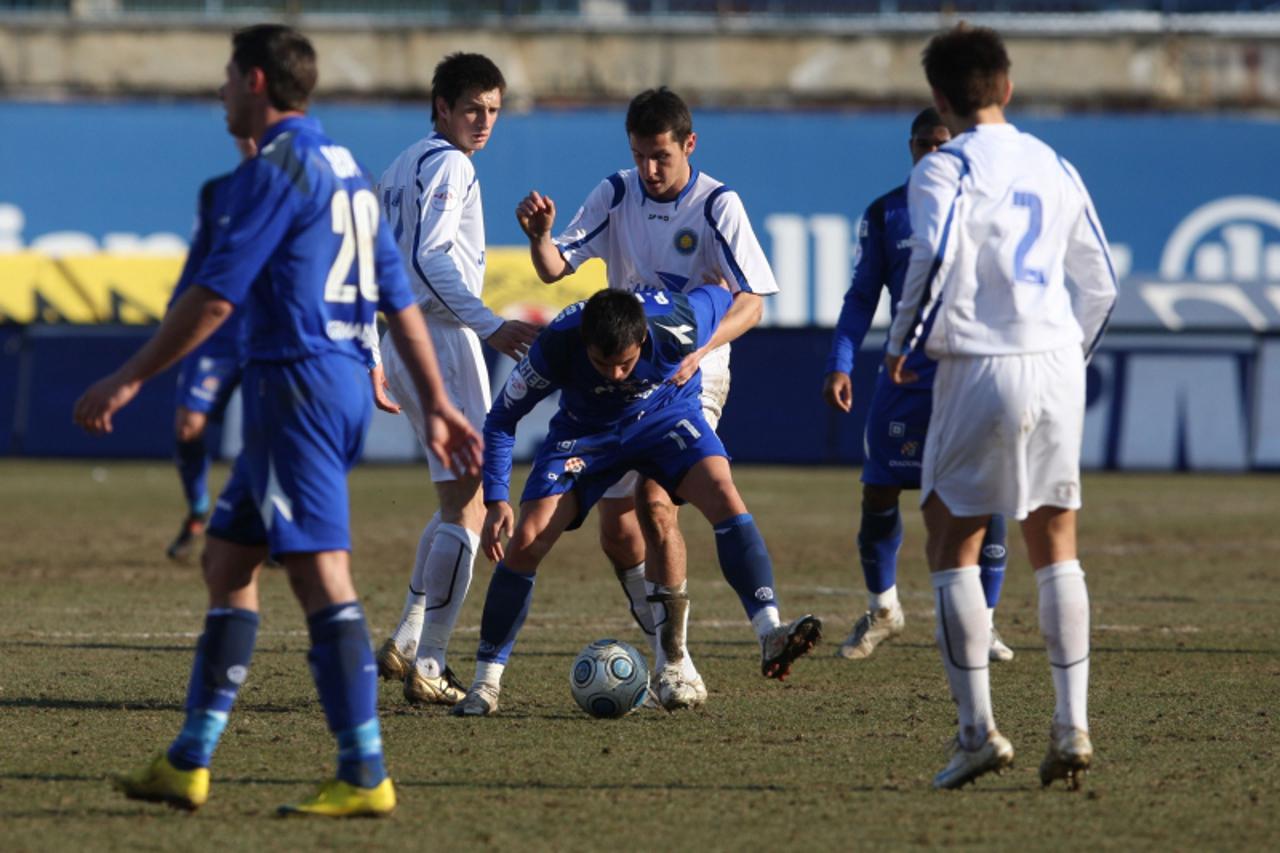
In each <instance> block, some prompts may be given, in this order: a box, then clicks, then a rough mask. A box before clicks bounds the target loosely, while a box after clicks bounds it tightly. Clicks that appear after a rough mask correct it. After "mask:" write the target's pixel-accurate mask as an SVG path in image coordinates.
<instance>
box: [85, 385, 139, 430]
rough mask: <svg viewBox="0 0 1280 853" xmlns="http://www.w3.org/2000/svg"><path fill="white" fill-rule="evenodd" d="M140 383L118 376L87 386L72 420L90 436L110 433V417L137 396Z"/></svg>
mask: <svg viewBox="0 0 1280 853" xmlns="http://www.w3.org/2000/svg"><path fill="white" fill-rule="evenodd" d="M141 388H142V383H141V382H139V381H137V380H136V379H134V380H130V379H124V378H123V377H121V376H120V375H119V374H116V373H112V374H111V375H110V376H104V377H103V378H102V379H99V380H98V381H97V382H95V383H93V384H92V385H90V386H89V390H87V391H85V392H84V393H83V394H81V395H80V399H79V400H76V406H75V409H74V410H73V411H74V414H73V416H72V417H73V420H75V422H76V423H77V424H78V425H79V426H80V428H81V429H83V430H84V431H85V432H87V433H89V434H91V435H103V434H105V433H109V432H111V428H112V427H111V416H112V415H114V414H115V413H116V412H118V411H120V410H121V409H123V408H124V407H125V406H127V405H128V404H129V401H130V400H132V399H133V398H134V397H136V396H138V391H139V389H141Z"/></svg>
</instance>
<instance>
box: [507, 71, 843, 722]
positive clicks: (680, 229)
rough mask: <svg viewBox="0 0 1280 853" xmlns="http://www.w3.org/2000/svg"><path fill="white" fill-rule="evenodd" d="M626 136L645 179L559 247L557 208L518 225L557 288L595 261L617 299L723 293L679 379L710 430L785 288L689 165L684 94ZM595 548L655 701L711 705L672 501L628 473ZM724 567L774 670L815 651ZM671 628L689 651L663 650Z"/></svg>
mask: <svg viewBox="0 0 1280 853" xmlns="http://www.w3.org/2000/svg"><path fill="white" fill-rule="evenodd" d="M626 130H627V138H628V140H629V142H630V145H631V156H632V159H633V160H634V162H635V166H636V167H635V168H634V169H626V170H624V171H621V172H617V173H615V174H612V175H610V176H609V177H607V178H606V179H605V180H603V181H601V182H600V184H599V185H597V186H596V188H595V189H594V190H593V191H592V192H591V193H590V195H588V196H587V199H586V201H585V202H584V203H583V205H582V207H581V208H580V209H579V210H578V213H577V215H576V216H574V218H573V220H572V222H570V223H569V226H568V228H566V229H565V231H564V232H563V233H561V234H560V236H559V237H557V238H556V239H555V240H552V238H551V229H552V228H553V226H554V224H555V216H556V205H555V202H554V201H553V200H552V199H551V198H550V197H549V196H545V195H542V194H540V193H538V192H536V191H535V192H531V193H529V195H528V196H526V197H525V198H524V199H523V200H522V201H521V202H520V204H519V206H518V207H517V208H516V218H517V219H518V220H519V222H520V227H521V228H523V229H524V232H525V234H526V235H528V237H529V250H530V255H531V256H532V259H533V265H534V268H535V269H536V270H537V273H538V276H539V277H540V278H541V279H542V280H543V281H545V282H547V283H548V284H550V283H553V282H556V281H559V280H560V279H562V278H564V277H565V276H567V275H571V274H572V273H573V272H574V271H575V270H576V269H577V268H578V267H579V266H581V265H582V264H583V263H584V262H585V261H587V260H589V259H591V258H602V259H603V260H604V262H605V265H606V267H607V270H608V281H609V286H610V287H612V288H616V289H620V290H627V291H634V290H637V289H639V288H658V289H663V290H667V291H670V292H673V293H679V292H682V291H685V290H687V289H689V288H690V287H696V286H698V285H700V284H701V283H703V282H707V281H725V282H727V283H728V285H729V287H730V289H731V291H732V292H733V304H732V306H731V307H730V308H729V311H728V313H727V314H726V315H725V317H724V320H723V322H721V323H720V324H719V326H718V327H717V328H716V330H715V332H714V333H713V334H712V335H711V337H710V338H708V339H707V340H706V341H705V342H704V343H703V344H702V345H700V346H699V347H697V348H694V349H692V350H691V351H690V352H689V353H688V354H687V355H686V357H685V360H684V362H683V363H682V364H681V365H680V366H679V368H678V369H677V370H676V371H675V373H674V374H673V375H672V377H671V378H672V381H673V382H675V383H677V384H680V383H684V382H687V381H688V380H689V379H690V378H691V377H692V376H693V375H694V373H695V371H697V370H698V369H699V367H701V369H702V407H703V413H704V415H705V417H706V421H707V423H708V425H710V426H711V427H712V428H713V429H714V427H715V426H716V424H717V423H718V422H719V420H720V414H721V412H722V410H723V407H724V403H725V399H726V397H727V396H728V394H729V346H728V344H729V342H730V341H732V340H735V339H736V338H738V337H739V336H740V335H741V334H743V333H744V332H746V331H747V330H748V329H750V328H752V327H753V326H755V325H756V324H757V323H758V322H759V321H760V317H761V314H762V312H763V310H764V299H763V297H764V296H767V295H769V294H772V293H776V292H777V290H778V285H777V282H776V281H775V280H774V277H773V271H772V270H771V269H770V268H769V262H768V259H767V258H766V257H765V254H764V250H763V249H761V247H760V243H759V241H758V240H757V239H756V235H755V232H754V231H753V230H752V228H751V222H750V220H748V219H747V214H746V211H745V210H744V209H743V206H742V200H741V199H740V198H739V197H738V194H737V193H736V192H734V191H733V190H731V189H730V188H729V187H727V186H725V185H724V184H722V183H721V182H720V181H717V180H716V179H715V178H712V177H711V176H710V175H708V174H706V173H705V172H701V171H699V170H698V169H695V168H694V167H693V164H692V163H691V162H690V157H691V156H692V155H693V152H694V149H695V148H696V147H697V141H698V137H697V134H696V133H694V131H693V118H692V116H691V115H690V113H689V108H688V106H686V105H685V103H684V101H683V100H681V98H680V96H679V95H677V94H676V93H674V92H672V91H671V90H669V89H667V88H665V87H663V88H660V89H649V90H647V91H644V92H641V93H640V94H639V95H637V96H636V97H635V98H634V99H633V100H632V101H631V104H630V106H629V107H628V109H627V119H626ZM637 515H638V519H637ZM600 542H601V546H602V547H603V549H604V552H605V554H606V555H607V556H608V558H609V560H610V562H611V563H612V564H613V567H614V571H615V572H616V573H617V575H618V578H619V580H620V581H621V582H622V585H623V588H624V590H625V591H626V593H627V597H628V599H629V601H630V603H631V612H632V615H633V616H635V618H636V621H637V622H638V623H639V624H640V626H641V628H642V629H643V630H644V631H645V633H646V635H647V636H648V639H649V643H650V647H651V650H652V651H653V653H654V657H655V666H654V669H655V671H656V672H657V673H658V678H657V681H658V684H657V688H658V689H657V693H658V699H659V700H660V701H661V703H662V704H663V706H664V707H666V708H667V709H668V710H674V709H676V708H683V707H690V706H694V705H699V704H702V703H703V702H704V701H706V696H707V689H706V686H705V684H704V683H703V680H702V678H701V676H700V675H699V674H698V671H697V669H696V668H695V667H694V665H693V660H692V658H691V657H689V655H688V649H687V648H686V646H685V643H684V636H685V630H686V623H687V620H688V608H689V603H688V592H687V585H686V575H687V566H686V554H685V544H684V539H683V537H682V536H681V534H680V527H679V522H678V519H677V516H676V507H675V504H674V503H673V502H672V500H671V497H670V495H669V494H668V493H667V490H665V489H663V488H662V487H661V485H660V484H658V483H655V482H652V481H647V480H643V479H641V480H639V483H638V485H637V478H636V477H635V476H634V475H631V474H628V475H626V476H625V477H622V478H620V479H619V481H618V482H617V483H616V484H614V485H613V487H612V488H610V489H609V490H608V491H607V492H606V493H605V494H604V496H603V499H602V501H601V503H600ZM721 565H722V567H723V568H724V569H725V570H726V572H728V574H726V579H727V580H728V582H729V585H730V586H732V587H733V588H734V590H736V591H737V592H738V593H739V596H740V598H741V600H742V604H743V607H744V609H745V610H746V612H747V616H748V618H749V619H750V620H751V624H752V626H753V628H754V630H755V633H756V636H757V638H758V639H759V641H760V643H761V646H762V648H763V654H764V657H765V659H766V661H768V660H769V659H770V658H772V657H773V656H774V655H777V654H782V653H783V650H784V649H785V648H787V647H789V646H790V645H791V644H793V643H797V642H798V643H799V644H800V645H802V646H805V647H806V648H811V647H812V646H813V645H814V644H815V643H817V642H818V640H819V639H820V637H821V635H822V623H821V622H820V621H819V620H818V619H815V618H814V617H812V616H804V617H801V618H800V619H797V620H795V621H794V622H792V623H790V624H789V625H783V624H782V623H781V620H780V618H779V615H778V609H777V607H776V605H775V604H774V602H773V590H772V587H771V586H770V587H767V588H766V587H758V586H750V585H749V584H748V579H747V578H746V577H744V576H741V575H738V574H736V573H737V572H738V571H739V569H740V568H742V566H743V564H741V563H737V562H730V563H722V564H721ZM646 599H647V600H648V602H649V604H648V605H647V606H646V605H645V604H644V601H645V600H646ZM664 630H665V631H668V632H674V633H675V634H678V635H679V640H680V641H679V642H678V643H675V642H672V641H671V638H670V637H667V638H662V639H660V638H659V634H660V633H662V632H663V631H664ZM799 635H803V637H801V636H799ZM764 669H765V674H766V675H768V676H770V677H777V676H780V675H782V674H785V672H786V670H785V668H779V667H777V666H771V665H769V664H767V663H766V665H765V667H764Z"/></svg>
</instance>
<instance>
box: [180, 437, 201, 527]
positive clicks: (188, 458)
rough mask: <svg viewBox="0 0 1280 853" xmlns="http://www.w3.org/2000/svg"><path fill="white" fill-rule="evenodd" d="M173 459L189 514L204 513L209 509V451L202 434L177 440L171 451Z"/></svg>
mask: <svg viewBox="0 0 1280 853" xmlns="http://www.w3.org/2000/svg"><path fill="white" fill-rule="evenodd" d="M173 461H174V463H175V464H176V465H177V466H178V479H179V480H181V481H182V493H183V495H185V496H186V499H187V507H188V508H189V510H190V512H191V514H192V515H204V514H205V513H206V512H208V510H209V453H208V451H207V449H206V447H205V441H204V436H203V435H201V436H200V437H199V438H196V439H192V440H191V441H179V442H178V443H177V446H176V447H175V448H174V451H173Z"/></svg>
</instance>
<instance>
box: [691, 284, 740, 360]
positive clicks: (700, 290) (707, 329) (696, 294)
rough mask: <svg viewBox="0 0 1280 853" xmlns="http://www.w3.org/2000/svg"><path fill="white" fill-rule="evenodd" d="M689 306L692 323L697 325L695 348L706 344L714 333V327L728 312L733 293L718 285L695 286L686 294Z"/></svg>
mask: <svg viewBox="0 0 1280 853" xmlns="http://www.w3.org/2000/svg"><path fill="white" fill-rule="evenodd" d="M687 296H688V299H689V308H690V309H691V310H692V311H693V316H694V325H695V326H696V327H697V330H696V332H695V334H696V339H695V340H696V346H695V349H696V348H700V347H703V346H705V345H706V343H707V341H709V340H711V336H712V335H714V334H715V332H716V327H717V326H719V325H720V321H721V320H723V319H724V315H725V314H727V313H728V311H729V306H731V305H732V304H733V294H732V293H730V292H729V291H727V290H725V289H724V288H723V287H720V286H719V285H710V284H709V285H703V286H701V287H695V288H694V289H693V290H691V291H689V293H688V294H687Z"/></svg>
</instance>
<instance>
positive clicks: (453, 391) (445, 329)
mask: <svg viewBox="0 0 1280 853" xmlns="http://www.w3.org/2000/svg"><path fill="white" fill-rule="evenodd" d="M426 321H427V330H428V331H430V332H431V343H432V345H433V346H434V347H435V350H436V362H437V363H438V364H439V365H440V378H441V379H442V380H444V390H445V393H446V394H448V395H449V400H450V402H452V403H453V405H454V406H456V407H457V408H458V410H459V411H461V412H462V414H463V416H464V417H466V419H467V420H468V421H470V422H471V425H472V426H474V427H475V428H476V431H477V432H479V431H481V430H483V429H484V418H485V415H487V414H488V413H489V404H490V402H491V397H490V395H489V368H488V367H487V366H486V365H485V363H484V353H483V352H481V350H480V338H479V336H477V335H476V333H475V332H473V331H471V329H469V328H467V327H466V326H458V325H455V324H452V323H445V322H441V321H439V320H437V319H435V318H434V317H430V316H427V317H426ZM381 347H382V369H383V370H384V371H385V372H386V374H387V384H388V385H390V386H391V395H392V396H393V397H395V400H396V402H397V403H399V404H400V407H401V410H402V411H403V413H404V414H405V415H406V416H407V417H408V418H409V423H410V424H412V425H413V431H414V433H415V434H416V435H417V436H418V442H419V443H420V444H421V445H422V449H423V450H426V451H427V464H428V465H429V466H430V468H431V482H433V483H442V482H448V481H450V480H456V479H457V477H456V476H454V474H453V472H452V471H449V470H448V469H447V468H445V467H444V465H442V464H441V463H440V460H439V459H437V458H436V455H435V454H434V453H432V452H431V450H430V449H429V448H428V447H427V433H426V424H425V423H424V422H423V419H422V404H421V402H420V401H419V399H418V391H417V388H416V386H414V384H413V378H412V377H411V376H410V375H409V371H408V369H407V368H406V367H405V366H404V362H403V361H402V360H401V359H400V353H399V352H397V351H396V348H395V344H393V343H392V341H391V336H390V333H388V334H387V335H384V336H383V338H382V344H381Z"/></svg>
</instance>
